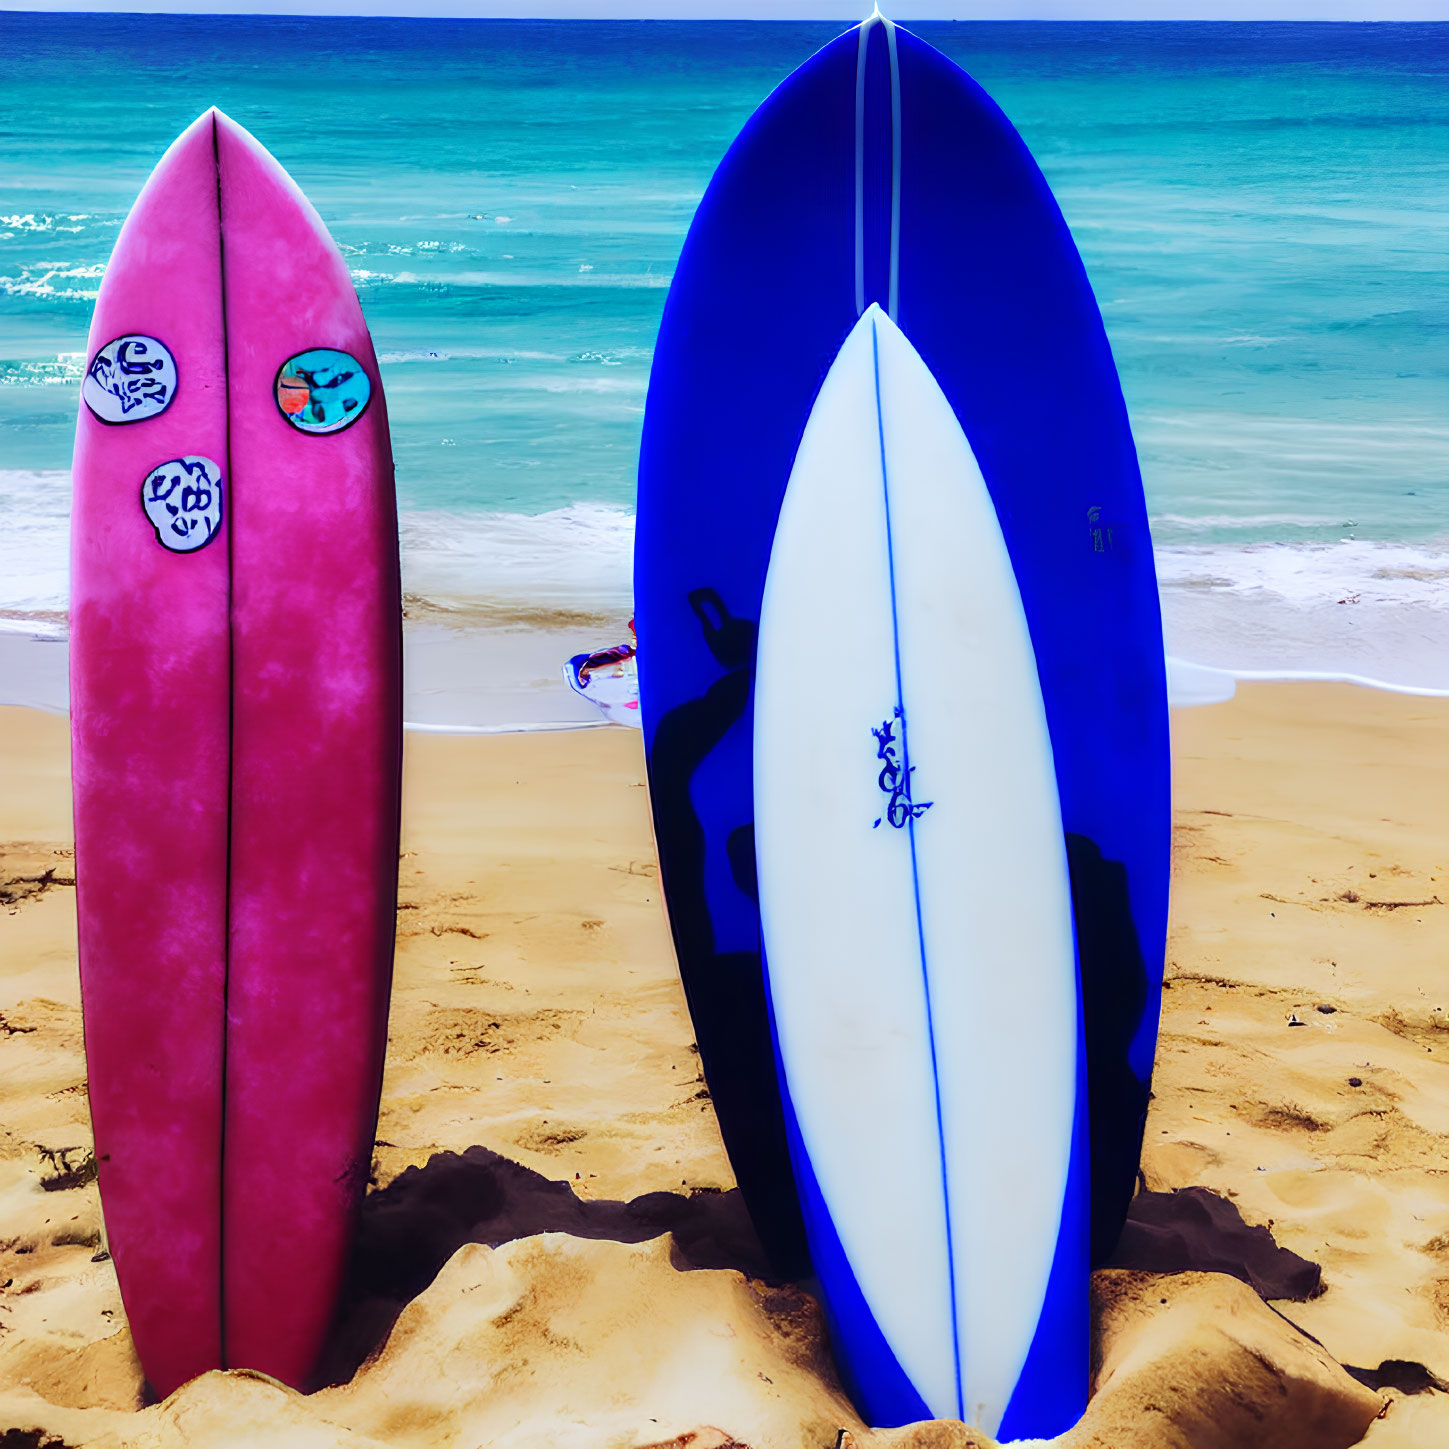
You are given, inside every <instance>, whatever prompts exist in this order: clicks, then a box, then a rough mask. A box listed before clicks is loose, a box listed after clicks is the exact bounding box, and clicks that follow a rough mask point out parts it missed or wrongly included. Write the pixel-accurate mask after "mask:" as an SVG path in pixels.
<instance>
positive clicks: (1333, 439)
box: [0, 13, 1449, 687]
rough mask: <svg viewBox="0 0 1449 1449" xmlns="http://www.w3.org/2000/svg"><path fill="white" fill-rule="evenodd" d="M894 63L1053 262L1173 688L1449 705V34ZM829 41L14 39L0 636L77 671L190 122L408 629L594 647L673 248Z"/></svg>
mask: <svg viewBox="0 0 1449 1449" xmlns="http://www.w3.org/2000/svg"><path fill="white" fill-rule="evenodd" d="M915 28H916V29H918V31H919V32H920V33H921V34H922V35H923V36H924V37H925V38H926V39H928V40H930V41H931V42H932V43H934V44H935V45H937V46H939V47H940V48H941V49H942V50H944V51H946V53H947V54H949V55H951V56H952V57H953V58H954V59H956V60H957V61H958V62H960V63H961V64H962V65H963V66H965V67H966V69H967V70H969V71H970V72H971V73H972V74H973V75H974V76H975V77H976V78H977V79H978V80H979V81H980V82H981V83H982V84H983V85H985V86H986V88H987V89H988V90H989V91H990V92H991V93H992V95H993V96H994V97H995V98H996V100H997V101H998V102H999V103H1000V104H1001V105H1002V107H1003V108H1004V109H1005V111H1006V112H1007V114H1008V115H1009V116H1010V117H1011V119H1012V120H1013V121H1014V123H1015V124H1016V126H1017V127H1018V129H1019V130H1020V131H1021V133H1022V135H1023V136H1024V138H1025V139H1026V141H1027V144H1028V145H1029V146H1030V147H1031V148H1032V150H1033V152H1034V153H1035V155H1036V157H1037V159H1038V161H1039V162H1040V163H1041V165H1042V167H1043V169H1044V171H1045V173H1046V175H1047V178H1048V180H1049V181H1050V182H1051V184H1052V186H1053V188H1054V190H1055V192H1056V194H1057V197H1058V199H1059V200H1060V202H1061V205H1062V208H1063V210H1064V212H1065V214H1066V217H1067V220H1068V222H1069V223H1070V224H1071V227H1072V229H1073V232H1074V234H1075V236H1076V239H1077V243H1078V246H1079V247H1080V249H1081V251H1082V255H1083V257H1084V259H1085V262H1086V265H1087V269H1088V272H1089V274H1090V276H1091V278H1092V282H1093V285H1094V287H1095V289H1096V292H1097V296H1098V299H1099V301H1100V302H1101V305H1102V311H1103V316H1104V318H1105V320H1106V324H1107V329H1108V332H1109V335H1110V337H1111V341H1112V345H1113V348H1114V351H1115V353H1116V357H1117V361H1118V366H1119V368H1120V371H1121V374H1122V380H1123V385H1124V389H1125V392H1126V396H1127V402H1128V407H1129V410H1130V412H1131V416H1132V421H1133V426H1134V430H1135V433H1136V437H1137V442H1138V448H1139V451H1140V454H1141V458H1142V466H1143V473H1144V478H1145V482H1146V488H1147V495H1148V504H1149V510H1150V512H1151V515H1152V518H1153V532H1154V538H1155V541H1156V546H1157V554H1158V569H1159V574H1160V578H1161V581H1162V591H1163V602H1164V608H1165V614H1166V619H1167V628H1168V642H1169V648H1170V649H1171V650H1172V652H1174V653H1176V654H1178V655H1181V656H1183V657H1185V658H1188V659H1193V660H1197V661H1199V662H1201V663H1204V664H1212V665H1220V666H1225V667H1229V668H1233V667H1237V668H1257V669H1280V670H1293V669H1309V670H1315V669H1316V670H1345V671H1350V672H1357V673H1362V674H1369V675H1373V676H1375V677H1377V678H1382V679H1389V680H1391V681H1395V682H1398V683H1403V684H1420V685H1430V686H1441V687H1446V686H1449V25H1427V24H1420V25H1296V24H1258V25H1252V24H1196V23H1163V24H1122V23H1117V24H1076V23H1052V24H1042V23H1035V24H1033V23H962V24H922V25H920V26H918V27H915ZM835 29H836V28H835V27H833V26H829V25H818V24H807V23H783V22H777V23H719V22H714V23H682V22H681V23H665V22H636V23H603V22H584V23H572V22H498V21H467V22H453V21H442V20H427V21H404V20H394V21H379V20H357V19H345V18H341V17H334V18H321V19H297V20H278V19H263V18H253V17H221V18H193V17H186V18H177V17H169V18H162V17H143V16H88V15H72V16H62V15H39V14H21V13H8V14H0V160H3V165H0V624H3V623H8V625H9V626H10V627H12V628H14V627H24V628H32V629H38V630H45V629H50V630H51V631H60V630H61V629H63V621H64V611H65V603H66V528H67V512H68V501H69V477H68V473H67V469H68V466H69V458H70V448H71V435H72V430H73V427H74V418H75V412H76V407H77V405H78V393H79V380H80V377H81V372H82V366H83V362H84V357H83V353H84V348H85V338H86V329H87V325H88V322H89V316H90V309H91V305H92V302H93V299H94V297H95V293H96V288H97V286H98V284H99V281H100V278H101V275H102V274H103V271H104V268H105V265H106V260H107V257H108V254H109V252H110V248H111V245H112V243H113V241H114V238H115V235H116V231H117V229H118V227H119V226H120V224H121V222H122V220H123V219H124V217H125V214H126V211H127V209H128V207H129V206H130V204H131V202H132V201H133V200H134V198H135V195H136V193H137V191H138V190H139V188H140V186H141V184H142V182H143V181H144V180H145V177H146V175H147V174H148V172H149V171H150V169H151V167H152V166H153V165H154V164H155V162H156V161H157V159H158V158H159V157H160V155H161V153H162V152H163V151H164V149H165V148H166V146H167V145H168V144H169V142H170V141H171V140H172V139H173V138H174V137H175V136H176V134H177V133H178V132H180V131H181V130H182V129H183V128H184V127H185V126H186V125H187V124H188V123H189V122H190V121H191V120H192V119H194V118H195V116H196V115H197V114H198V113H199V112H201V111H202V110H203V109H204V108H205V107H207V106H209V105H212V104H216V105H219V106H221V107H222V108H223V109H224V110H226V111H227V112H228V113H230V114H231V115H232V116H233V117H235V118H236V119H237V120H238V121H240V122H241V123H242V124H244V125H245V126H247V127H248V128H249V129H250V130H252V131H253V132H254V133H255V134H256V135H257V137H258V138H259V139H260V140H261V141H262V142H263V144H265V145H266V146H267V147H268V148H269V149H270V150H271V151H272V152H273V154H274V155H275V156H276V157H277V158H278V159H279V160H280V161H281V162H282V164H283V165H284V166H286V167H287V169H288V170H289V171H290V172H291V173H292V175H293V176H294V177H295V178H296V179H297V181H298V183H299V184H300V185H301V186H302V188H303V189H304V190H305V191H306V192H307V194H308V195H309V196H310V197H311V199H312V201H313V202H314V203H315V204H316V206H317V208H318V210H319V211H320V212H321V214H322V216H323V218H324V219H325V220H326V222H327V224H328V225H329V227H330V228H331V230H332V232H333V235H334V236H335V237H336V239H337V241H338V243H339V245H340V246H341V247H342V249H343V252H344V254H345V255H346V257H347V259H348V263H349V266H350V267H351V269H352V273H353V277H354V279H355V281H356V283H357V287H358V290H359V292H360V294H361V297H362V302H363V307H364V309H365V311H366V313H367V317H368V320H369V322H370V324H371V327H372V329H373V334H374V337H375V340H376V343H377V348H378V352H379V354H380V358H381V365H382V373H383V381H384V384H385V387H386V390H387V395H388V405H389V411H390V414H391V417H392V421H393V429H394V443H395V448H396V455H397V464H398V486H399V491H400V501H401V505H402V520H403V559H404V576H405V587H406V589H407V591H408V594H409V610H410V613H411V614H412V615H413V616H414V617H416V618H419V619H424V620H426V619H428V618H436V619H438V620H443V621H446V622H447V623H449V624H450V625H453V626H467V627H479V628H481V627H487V626H494V627H504V628H508V629H513V630H519V629H523V630H527V629H530V628H532V629H535V630H543V631H547V630H549V629H550V628H555V629H557V628H565V627H566V628H570V629H573V630H574V631H575V633H576V634H577V633H579V632H580V631H582V632H585V633H586V632H588V631H589V630H592V631H593V632H594V634H596V635H597V636H598V642H608V640H609V638H610V636H611V631H613V630H615V629H617V627H618V625H619V624H620V623H622V621H623V620H624V619H625V618H627V617H628V613H629V609H630V597H629V595H630V583H629V573H630V550H631V543H632V522H633V520H632V498H633V486H634V469H635V459H636V453H637V447H638V439H639V429H640V422H641V418H642V414H643V405H644V394H645V387H646V384H647V380H648V372H649V363H650V355H651V345H652V341H653V337H654V332H655V328H656V326H657V324H658V319H659V315H660V310H661V307H662V305H663V302H664V297H665V292H666V289H667V287H668V284H669V279H670V274H671V271H672V269H673V266H674V263H675V259H676V257H677V254H678V251H679V248H680V245H681V243H682V241H683V237H684V233H685V230H686V228H687V227H688V224H689V221H690V218H691V216H692V214H693V210H694V207H695V204H696V203H697V201H698V199H699V197H700V195H701V193H702V191H703V189H704V187H705V185H706V183H707V182H708V179H709V176H710V174H711V172H712V170H713V168H714V166H715V164H716V163H717V161H718V160H719V158H720V156H721V155H722V153H723V151H724V149H725V148H726V146H727V145H728V144H729V142H730V140H731V138H732V137H733V136H734V134H735V132H736V131H737V130H738V129H739V127H740V125H741V124H742V123H743V122H744V120H745V119H746V117H747V116H748V115H749V114H750V112H751V111H752V110H753V109H754V107H755V106H757V105H758V104H759V102H760V101H761V100H762V99H763V98H764V97H765V95H766V94H767V93H768V92H769V91H770V89H771V88H772V87H773V86H774V85H776V84H777V83H778V82H779V81H780V80H782V79H783V78H784V76H785V75H786V74H788V72H789V71H790V70H791V69H792V68H793V67H794V66H795V65H797V64H799V63H800V62H801V61H803V60H804V59H805V58H806V57H807V56H809V55H810V54H811V52H812V51H814V50H815V49H816V48H818V47H819V46H820V45H821V44H823V43H824V42H825V41H827V40H828V39H830V38H831V36H832V35H833V34H834V33H835Z"/></svg>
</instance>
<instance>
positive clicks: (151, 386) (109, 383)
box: [81, 332, 176, 423]
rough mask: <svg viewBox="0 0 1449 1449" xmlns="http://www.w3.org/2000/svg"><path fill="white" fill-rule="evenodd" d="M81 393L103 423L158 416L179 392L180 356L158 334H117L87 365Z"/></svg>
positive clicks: (138, 421)
mask: <svg viewBox="0 0 1449 1449" xmlns="http://www.w3.org/2000/svg"><path fill="white" fill-rule="evenodd" d="M81 396H82V397H83V398H84V399H85V404H86V406H87V407H88V408H89V409H90V410H91V411H92V412H93V413H94V414H95V415H96V416H97V417H98V418H99V419H100V420H101V421H102V422H103V423H140V422H144V421H145V420H146V419H147V418H154V417H157V416H159V415H160V414H161V413H164V412H165V411H166V409H167V408H169V407H170V406H171V400H172V398H174V397H175V396H176V359H175V358H174V357H172V355H171V350H170V349H169V348H168V347H167V346H166V344H165V343H164V342H158V341H157V340H156V338H154V337H146V336H144V335H142V334H141V333H139V332H130V333H127V334H126V336H124V337H116V338H113V339H112V340H111V341H110V342H108V343H106V345H105V346H104V347H102V348H101V349H100V350H99V351H98V352H97V353H96V355H95V356H94V357H93V358H92V359H91V365H90V366H89V367H88V368H86V376H85V381H84V382H83V383H81Z"/></svg>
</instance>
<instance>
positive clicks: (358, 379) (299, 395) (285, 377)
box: [277, 347, 372, 433]
mask: <svg viewBox="0 0 1449 1449" xmlns="http://www.w3.org/2000/svg"><path fill="white" fill-rule="evenodd" d="M371 398H372V383H371V381H370V380H369V378H368V376H367V374H366V373H365V372H364V371H363V370H362V364H361V363H360V362H359V361H358V360H357V359H356V358H355V357H352V356H350V355H349V354H348V353H346V352H335V351H333V349H332V348H330V347H314V348H312V349H311V350H310V351H308V352H299V353H298V354H297V355H296V356H295V357H289V358H288V359H287V360H286V361H285V362H284V363H283V364H282V366H281V370H280V371H279V372H278V373H277V406H278V407H279V408H280V409H281V410H282V416H283V417H284V418H286V420H287V421H288V422H289V423H291V425H292V426H293V427H294V428H296V429H297V431H298V432H302V433H340V432H341V431H342V429H343V428H348V427H351V426H352V424H353V423H355V422H356V421H357V420H358V418H360V417H361V416H362V414H363V413H364V412H365V411H366V410H367V404H368V402H369V401H370V400H371Z"/></svg>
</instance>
